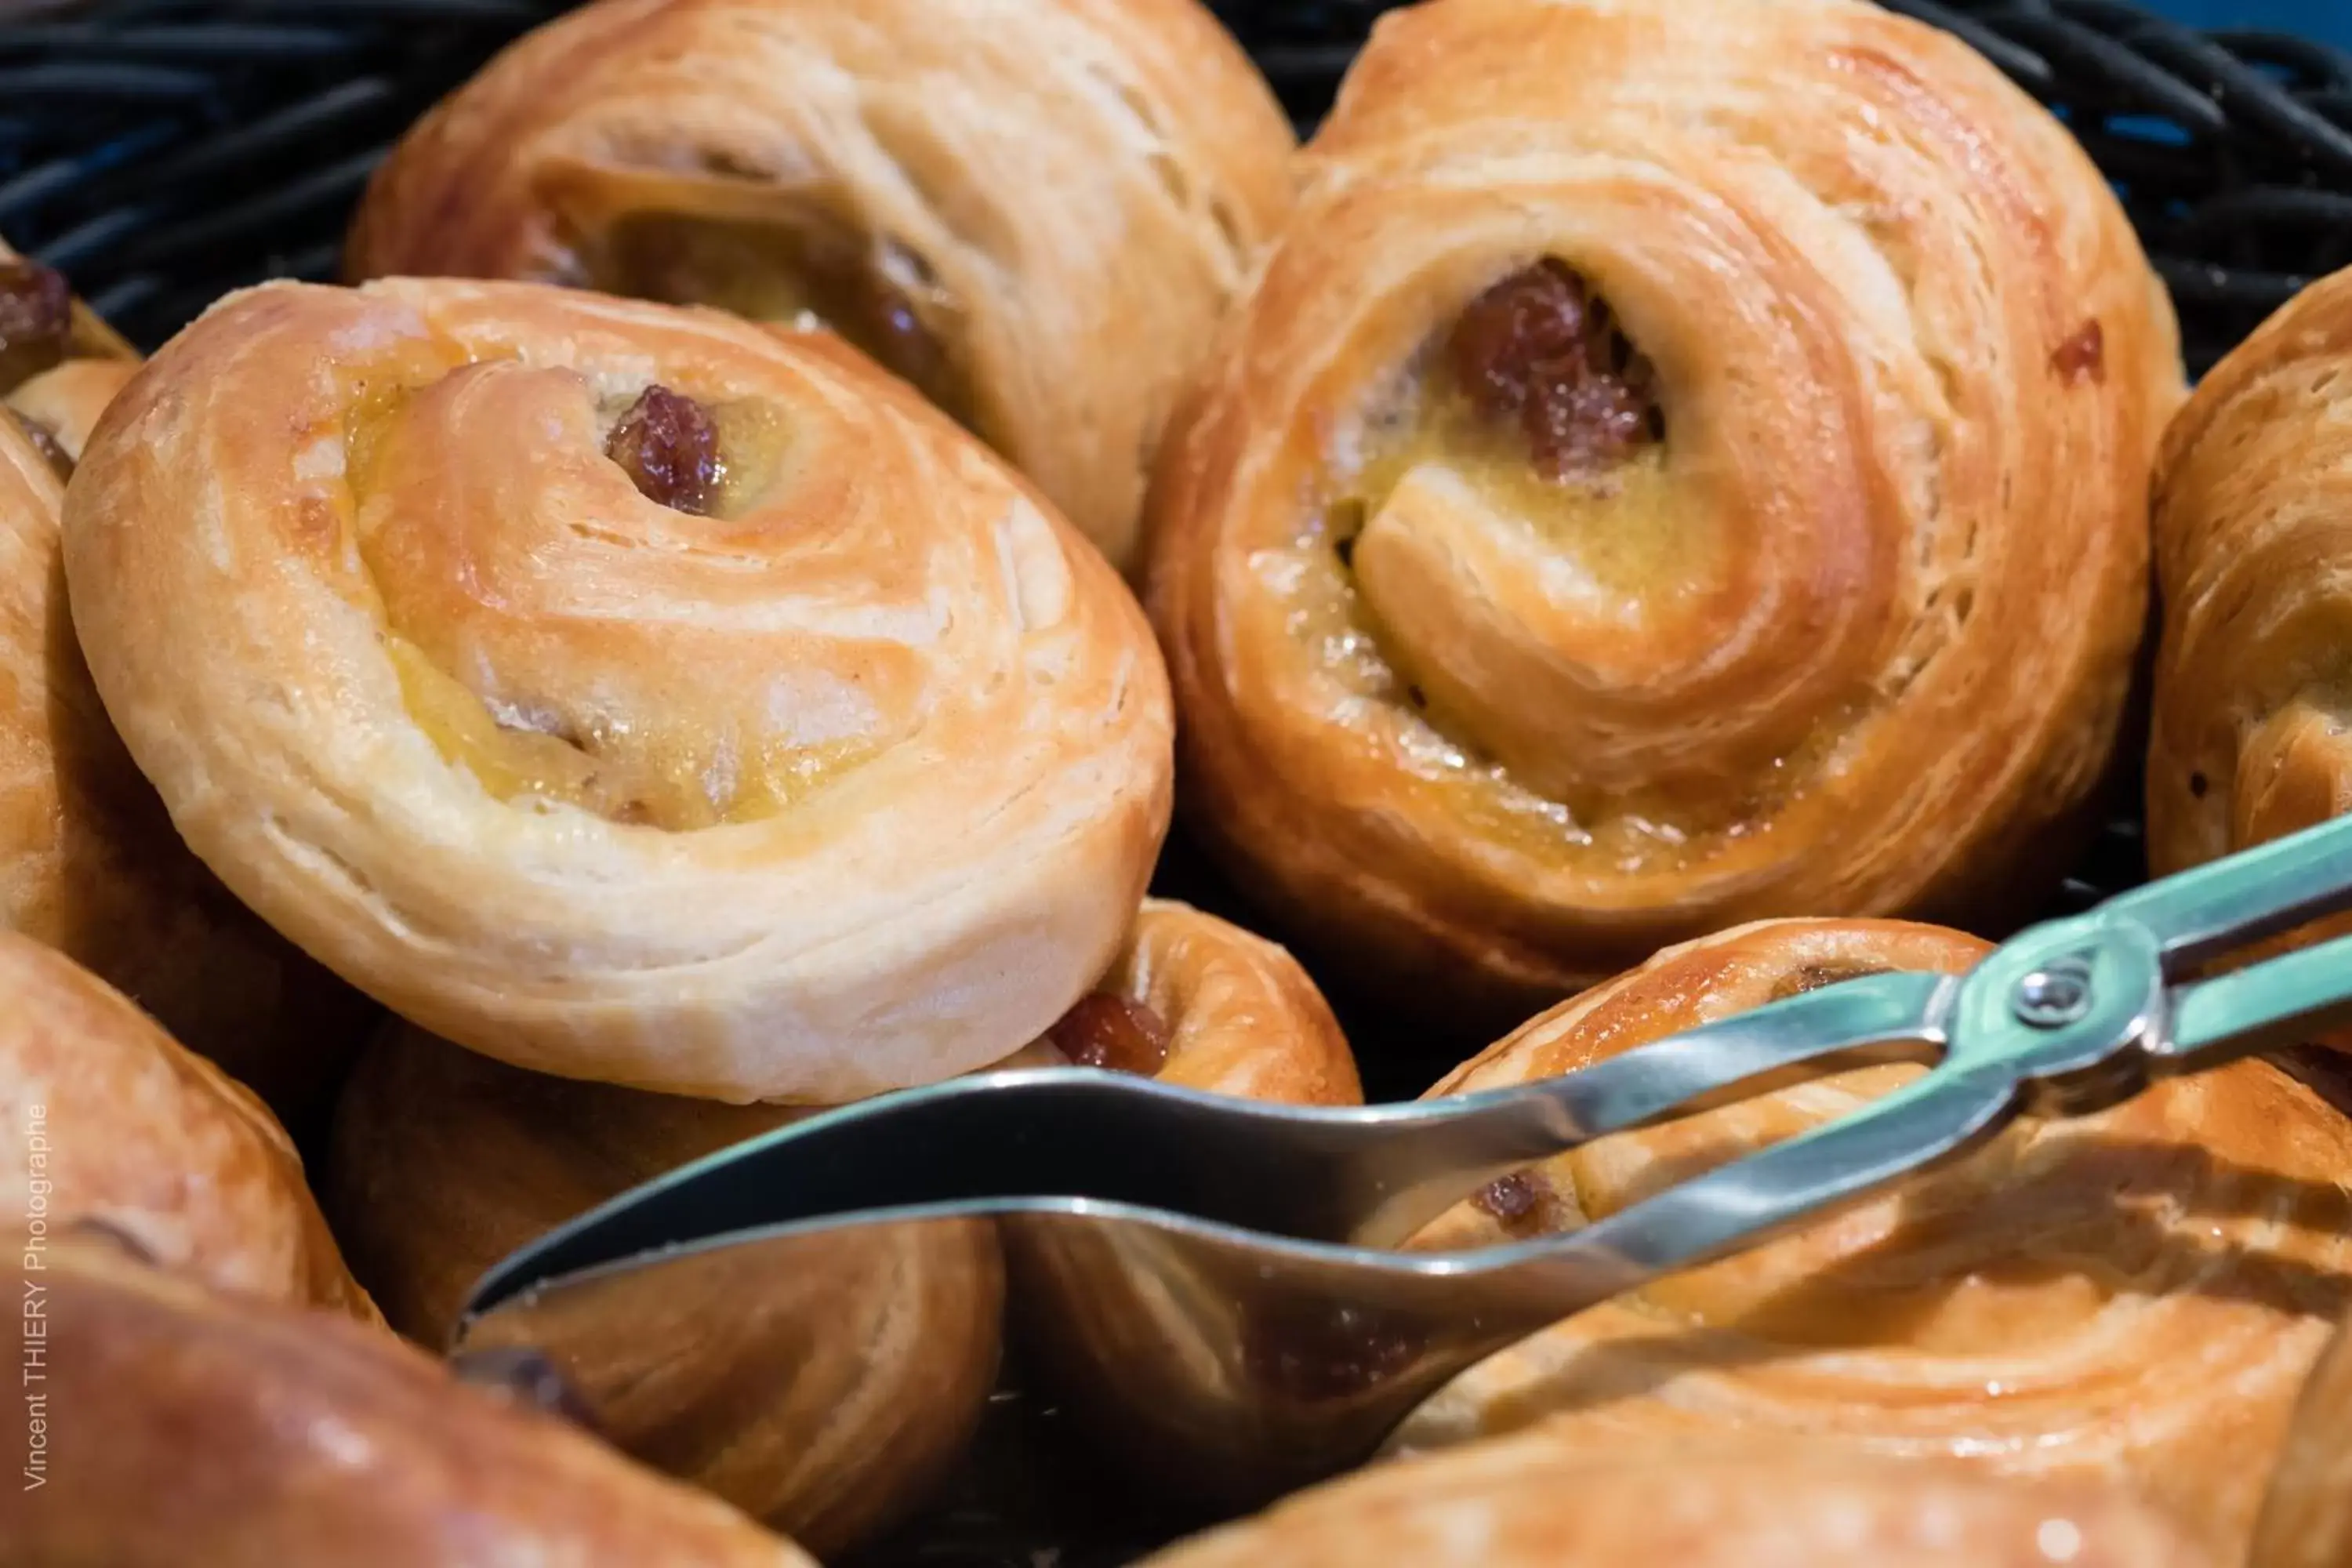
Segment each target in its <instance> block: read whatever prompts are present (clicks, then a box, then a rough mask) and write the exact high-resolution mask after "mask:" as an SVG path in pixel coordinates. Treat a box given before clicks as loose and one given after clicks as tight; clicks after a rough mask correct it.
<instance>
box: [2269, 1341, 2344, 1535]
mask: <svg viewBox="0 0 2352 1568" xmlns="http://www.w3.org/2000/svg"><path fill="white" fill-rule="evenodd" d="M2345 1563H2352V1330H2347V1328H2339V1329H2337V1330H2336V1338H2335V1339H2334V1340H2333V1341H2331V1342H2329V1343H2328V1346H2327V1351H2326V1354H2324V1355H2322V1356H2321V1357H2320V1358H2319V1364H2318V1365H2317V1366H2316V1367H2315V1368H2313V1369H2312V1373H2311V1379H2310V1381H2309V1382H2307V1383H2305V1384H2304V1385H2303V1398H2302V1399H2301V1400H2300V1401H2299V1402H2298V1403H2297V1404H2296V1405H2295V1412H2294V1424H2293V1425H2292V1426H2289V1427H2288V1428H2287V1436H2286V1445H2285V1447H2284V1449H2283V1450H2282V1451H2281V1453H2280V1455H2279V1459H2278V1464H2277V1467H2276V1468H2274V1469H2273V1470H2272V1472H2271V1485H2270V1495H2269V1496H2268V1497H2266V1498H2265V1499H2263V1513H2262V1520H2261V1522H2260V1523H2259V1524H2258V1525H2257V1526H2256V1527H2255V1530H2254V1547H2253V1551H2252V1552H2250V1553H2248V1555H2247V1557H2246V1568H2343V1565H2344V1564H2345Z"/></svg>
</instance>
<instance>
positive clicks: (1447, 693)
mask: <svg viewBox="0 0 2352 1568" xmlns="http://www.w3.org/2000/svg"><path fill="white" fill-rule="evenodd" d="M1564 83H1572V84H1573V86H1572V87H1564V86H1563V84H1564ZM1306 163H1307V174H1306V176H1305V184H1306V189H1305V192H1304V194H1303V195H1302V196H1301V199H1300V205H1299V207H1298V209H1297V212H1296V214H1295V216H1294V219H1293V221H1292V222H1291V223H1290V224H1289V225H1288V226H1286V228H1285V229H1284V231H1283V235H1282V237H1281V238H1280V239H1279V240H1278V241H1277V242H1276V245H1275V246H1274V247H1273V248H1272V250H1271V251H1270V253H1269V257H1268V259H1267V262H1266V264H1265V269H1264V271H1263V273H1262V275H1261V277H1260V278H1259V279H1258V281H1257V282H1256V284H1255V289H1254V291H1253V292H1252V294H1251V295H1249V296H1248V298H1247V299H1246V300H1245V301H1244V303H1243V304H1242V305H1241V306H1239V307H1237V308H1236V310H1235V311H1234V316H1233V318H1232V319H1231V321H1230V323H1229V329H1228V331H1226V333H1225V337H1224V341H1223V345H1222V347H1221V348H1220V349H1219V351H1218V352H1217V353H1216V354H1215V355H1214V356H1213V361H1212V364H1211V368H1210V370H1209V371H1208V373H1207V374H1206V377H1205V380H1204V382H1203V384H1202V385H1201V387H1200V388H1199V389H1198V391H1197V394H1196V395H1195V396H1194V397H1192V399H1191V400H1190V402H1189V403H1188V405H1187V409H1186V411H1185V412H1184V413H1183V414H1182V415H1181V416H1180V419H1179V422H1178V427H1177V428H1176V429H1175V430H1174V431H1172V432H1171V439H1170V442H1169V444H1168V446H1167V447H1166V448H1165V451H1164V455H1163V461H1162V464H1161V469H1160V476H1159V483H1158V486H1157V488H1156V489H1155V492H1154V495H1155V500H1154V502H1153V506H1152V516H1153V521H1152V524H1151V527H1152V530H1153V539H1154V543H1153V546H1152V563H1151V568H1150V603H1151V605H1152V611H1153V616H1154V619H1155V621H1156V623H1157V624H1158V626H1159V627H1160V634H1161V639H1162V642H1163V644H1164V645H1165V647H1167V649H1168V652H1169V659H1170V666H1171V673H1172V675H1173V678H1174V679H1175V683H1176V687H1177V696H1178V702H1179V706H1180V710H1181V713H1182V716H1183V737H1182V744H1183V748H1184V754H1183V758H1182V771H1183V773H1184V776H1185V779H1186V790H1187V795H1188V799H1189V809H1190V816H1191V820H1192V821H1193V822H1194V823H1195V824H1196V825H1197V826H1198V828H1199V830H1200V832H1201V834H1202V837H1204V839H1205V840H1206V841H1207V842H1209V843H1210V844H1211V845H1212V846H1213V847H1218V848H1220V849H1222V850H1223V855H1224V858H1226V859H1227V860H1229V861H1230V862H1233V863H1234V865H1235V866H1236V867H1237V868H1239V871H1240V873H1241V874H1242V875H1243V876H1244V878H1245V879H1247V880H1249V881H1250V882H1251V883H1253V884H1254V885H1255V887H1256V888H1257V889H1259V890H1261V891H1262V892H1263V893H1264V894H1265V895H1266V896H1267V897H1269V898H1271V899H1273V900H1276V901H1277V902H1278V903H1279V904H1281V905H1282V906H1284V907H1286V908H1287V909H1288V910H1290V911H1291V912H1292V913H1293V915H1294V917H1295V918H1294V921H1293V925H1294V929H1295V931H1296V932H1297V935H1298V936H1299V938H1300V940H1302V941H1305V940H1307V939H1308V937H1309V933H1310V932H1311V933H1315V934H1316V935H1318V936H1319V937H1320V939H1321V940H1322V941H1323V942H1324V943H1325V945H1326V946H1327V947H1328V949H1329V950H1330V951H1331V952H1333V953H1335V954H1337V955H1339V959H1340V960H1344V961H1347V962H1350V963H1352V964H1353V965H1354V966H1355V967H1356V968H1357V969H1359V970H1360V971H1362V972H1366V973H1386V974H1392V975H1396V976H1398V977H1401V978H1402V979H1405V980H1407V981H1412V982H1418V983H1421V984H1420V985H1419V989H1421V990H1422V991H1423V992H1424V993H1426V992H1427V991H1428V990H1429V989H1430V984H1429V980H1430V977H1432V976H1435V977H1437V978H1438V979H1439V980H1441V981H1442V983H1443V984H1444V986H1445V988H1446V989H1445V994H1446V995H1447V996H1448V998H1449V1000H1450V1001H1451V1000H1454V999H1457V998H1458V997H1460V996H1461V995H1462V994H1463V984H1462V976H1463V975H1465V974H1466V975H1468V976H1470V977H1472V978H1473V979H1475V980H1477V981H1482V982H1483V983H1484V984H1485V987H1486V991H1487V992H1488V993H1489V994H1491V996H1492V997H1493V999H1494V1001H1495V1005H1496V1008H1498V1009H1499V1008H1500V1007H1502V1006H1504V1005H1509V1006H1511V1007H1512V1008H1513V1011H1512V1013H1511V1015H1510V1016H1525V1014H1526V1012H1527V1011H1528V1008H1529V1007H1530V1006H1533V1005H1541V1003H1542V1002H1544V1001H1549V1000H1550V999H1552V998H1554V997H1557V996H1558V995H1559V994H1560V992H1561V991H1563V990H1566V989H1572V988H1573V987H1575V986H1577V985H1580V984H1590V983H1591V982H1592V981H1593V980H1595V979H1598V978H1600V977H1601V976H1602V975H1605V974H1607V973H1611V972H1612V971H1613V970H1615V969H1617V968H1619V967H1622V965H1624V964H1626V963H1633V962H1637V961H1638V960H1639V959H1640V958H1642V957H1643V956H1644V955H1646V954H1647V953H1649V952H1652V951H1654V949H1655V948H1656V947H1658V946H1659V945H1661V944H1662V943H1664V942H1673V941H1678V940H1682V939H1684V938H1687V937H1691V936H1695V935H1697V934H1700V933H1703V932H1705V931H1713V930H1717V929H1720V928H1721V927H1723V926H1725V925H1727V924H1731V923H1734V922H1736V921H1743V920H1748V919H1754V918H1758V917H1760V916H1767V915H1780V914H1852V915H1887V914H1894V913H1898V912H1918V913H1935V914H1937V915H1939V916H1941V917H1942V918H1948V919H1956V920H1957V919H1961V918H1962V917H1964V916H1965V917H1968V918H1970V919H1975V918H1980V917H1987V916H1988V911H1989V910H1994V909H2001V908H2006V907H2007V906H2009V905H2011V904H2017V903H2021V902H2022V901H2024V900H2028V899H2030V898H2032V896H2034V894H2035V892H2036V891H2037V890H2038V889H2039V887H2040V885H2041V883H2042V881H2043V880H2044V879H2046V878H2048V877H2050V876H2053V875H2054V873H2055V868H2056V867H2057V865H2058V864H2060V863H2061V862H2060V861H2059V860H2053V858H2051V857H2050V856H2049V855H2048V854H2047V853H2046V852H2045V851H2046V847H2047V846H2048V844H2049V843H2050V842H2051V841H2052V840H2053V838H2057V837H2063V835H2064V834H2065V833H2066V832H2067V831H2069V830H2070V829H2071V827H2072V826H2073V825H2074V821H2073V819H2074V816H2076V815H2077V812H2076V808H2077V807H2078V806H2079V805H2080V804H2081V803H2082V802H2083V801H2084V798H2085V796H2086V795H2087V794H2088V793H2089V792H2090V791H2091V790H2092V788H2093V786H2094V784H2095V782H2096V781H2097V780H2098V778H2099V777H2100V775H2101V773H2102V771H2103V769H2104V768H2105V765H2106V763H2107V761H2108V757H2109V752H2110V751H2111V747H2112V742H2113V739H2114V736H2115V734H2116V728H2117V723H2118V715H2119V711H2120V707H2121V703H2122V700H2123V698H2124V695H2125V691H2126V685H2127V683H2128V678H2129V674H2130V667H2131V661H2132V654H2133V649H2134V647H2135V646H2136V644H2137V639H2138V636H2139V633H2140V630H2141V627H2142V622H2143V618H2144V616H2145V611H2146V599H2145V595H2146V569H2147V567H2146V555H2147V541H2146V510H2145V509H2146V502H2147V464H2148V459H2149V456H2150V454H2151V452H2152V451H2153V449H2154V447H2155V443H2156V440H2157V437H2158V428H2159V426H2160V425H2161V422H2162V420H2163V419H2164V417H2165V416H2166V415H2167V414H2168V413H2169V412H2170V410H2171V408H2172V407H2173V406H2174V405H2175V403H2176V402H2177V400H2178V397H2179V385H2180V368H2179V352H2178V344H2177V331H2176V329H2175V326H2174V323H2173V320H2172V316H2171V312H2170V308H2169V305H2168V302H2167V300H2165V298H2164V296H2163V293H2162V290H2161V288H2160V286H2159V285H2158V282H2157V281H2156V279H2155V278H2154V276H2153V275H2152V273H2151V272H2150V270H2149V268H2148V266H2147V261H2146V258H2145V257H2144V256H2143V255H2142V253H2141V251H2140V249H2139V247H2138V245H2137V241H2136V240H2135V238H2134V237H2133V235H2132V232H2131V229H2130V226H2129V225H2128V224H2127V223H2126V220H2125V217H2124V215H2123V213H2122V211H2121V209H2120V208H2119V206H2118V205H2116V201H2115V200H2114V198H2113V197H2112V196H2111V195H2110V194H2109V193H2108V191H2107V189H2106V186H2105V184H2104V182H2103V181H2102V180H2101V178H2100V176H2099V174H2098V173H2097V171H2096V170H2095V168H2094V167H2093V166H2092V164H2091V163H2090V161H2089V160H2088V159H2087V158H2085V157H2084V155H2083V153H2082V151H2081V150H2080V149H2079V148H2078V147H2077V146H2076V145H2075V144H2074V142H2072V141H2071V140H2070V139H2069V138H2068V137H2067V135H2066V133H2065V132H2064V131H2063V129H2062V128H2061V127H2060V126H2059V125H2058V124H2057V123H2056V122H2055V121H2053V120H2052V119H2051V118H2050V117H2049V116H2048V115H2047V114H2045V113H2044V112H2043V111H2042V110H2040V109H2039V108H2037V107H2036V106H2034V105H2033V104H2032V103H2031V102H2030V101H2029V100H2026V99H2025V98H2024V97H2023V96H2022V95H2021V94H2020V93H2019V92H2018V91H2016V90H2015V89H2013V88H2011V86H2010V85H2009V84H2008V83H2007V82H2006V81H2005V80H2003V79H2001V78H2000V75H1999V73H1998V72H1997V71H1995V70H1994V69H1993V68H1992V67H1991V66H1990V65H1988V64H1987V63H1986V62H1985V61H1984V60H1982V59H1980V58H1978V57H1977V56H1975V55H1974V54H1972V53H1970V52H1969V50H1968V49H1967V48H1966V47H1964V46H1962V45H1960V44H1959V43H1958V42H1957V41H1955V40H1953V39H1952V38H1950V37H1947V36H1945V35H1943V34H1940V33H1937V32H1935V31H1933V30H1932V29H1929V28H1927V27H1925V26H1919V25H1916V24H1914V23H1911V22H1908V21H1906V20H1903V19H1900V18H1897V17H1894V16H1888V15H1886V14H1885V13H1883V12H1880V11H1879V10H1877V9H1876V8H1875V7H1873V6H1869V5H1862V4H1857V3H1851V0H1794V3H1791V4H1787V5H1753V4H1748V3H1747V0H1688V3H1685V0H1676V3H1675V4H1674V5H1639V4H1626V3H1615V4H1604V3H1601V0H1555V3H1538V0H1434V3H1433V4H1430V5H1421V6H1415V7H1412V8H1410V9H1407V10H1403V11H1400V12H1396V13H1392V14H1391V15H1389V16H1385V17H1383V18H1382V20H1381V25H1380V26H1379V27H1378V28H1377V29H1376V31H1375V34H1374V37H1373V38H1372V40H1371V43H1370V47H1368V48H1367V49H1366V50H1365V51H1364V53H1363V54H1362V55H1361V56H1360V58H1359V59H1358V61H1357V63H1356V65H1355V67H1354V69H1353V71H1352V72H1351V74H1350V75H1349V79H1348V81H1347V83H1346V85H1345V87H1344V89H1343V90H1342V92H1341V94H1340V98H1339V106H1338V108H1337V110H1336V111H1335V112H1334V114H1333V116H1332V118H1331V119H1330V120H1329V121H1328V122H1327V123H1326V125H1325V126H1324V128H1323V129H1322V131H1320V132H1318V136H1317V138H1316V140H1315V142H1313V143H1312V144H1310V146H1309V147H1308V149H1307V157H1306Z"/></svg>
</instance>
